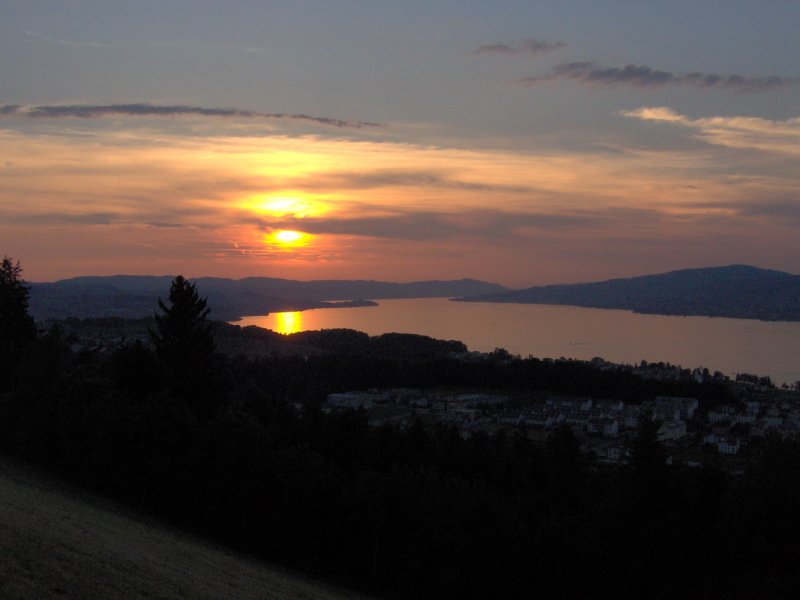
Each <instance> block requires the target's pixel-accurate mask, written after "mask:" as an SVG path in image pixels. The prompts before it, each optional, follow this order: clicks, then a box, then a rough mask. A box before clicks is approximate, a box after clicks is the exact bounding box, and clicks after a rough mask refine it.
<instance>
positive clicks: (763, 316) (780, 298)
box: [455, 265, 800, 321]
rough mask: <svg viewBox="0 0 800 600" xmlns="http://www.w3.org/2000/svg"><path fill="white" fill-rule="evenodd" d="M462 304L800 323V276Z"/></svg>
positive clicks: (689, 273) (592, 287)
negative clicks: (510, 304) (563, 307)
mask: <svg viewBox="0 0 800 600" xmlns="http://www.w3.org/2000/svg"><path fill="white" fill-rule="evenodd" d="M455 300H457V301H461V302H514V303H523V304H566V305H571V306H585V307H592V308H614V309H622V310H631V311H633V312H637V313H648V314H660V315H684V316H690V315H694V316H708V317H732V318H738V319H760V320H764V321H800V276H798V275H792V274H791V273H784V272H781V271H772V270H768V269H759V268H756V267H750V266H746V265H731V266H727V267H709V268H704V269H685V270H681V271H672V272H669V273H662V274H660V275H646V276H643V277H632V278H629V279H611V280H608V281H600V282H596V283H579V284H573V285H547V286H540V287H532V288H528V289H525V290H514V291H508V292H500V293H490V294H480V295H469V296H466V297H462V298H455Z"/></svg>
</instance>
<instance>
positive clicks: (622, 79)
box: [517, 62, 800, 92]
mask: <svg viewBox="0 0 800 600" xmlns="http://www.w3.org/2000/svg"><path fill="white" fill-rule="evenodd" d="M559 80H570V81H577V82H579V83H583V84H587V85H595V86H601V87H621V86H629V87H636V88H661V87H665V86H686V87H695V88H701V89H728V90H734V91H737V92H761V91H765V90H770V89H775V88H780V87H785V86H789V85H794V84H797V83H798V82H800V78H798V77H781V76H778V75H770V76H768V77H747V76H743V75H716V74H713V73H700V72H692V73H685V74H680V73H672V72H670V71H661V70H658V69H653V68H652V67H648V66H645V65H632V64H631V65H626V66H624V67H621V68H620V67H604V66H602V65H598V64H596V63H594V62H569V63H562V64H559V65H556V66H555V67H553V68H552V69H551V70H550V71H549V72H548V73H547V74H545V75H537V76H532V77H525V78H522V79H519V80H517V82H518V83H520V84H521V85H525V86H529V87H533V86H536V85H540V84H542V83H547V82H551V81H559Z"/></svg>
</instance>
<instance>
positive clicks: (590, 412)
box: [327, 388, 800, 463]
mask: <svg viewBox="0 0 800 600" xmlns="http://www.w3.org/2000/svg"><path fill="white" fill-rule="evenodd" d="M740 391H741V390H740ZM773 391H774V388H773ZM737 395H738V396H739V401H738V402H737V403H736V404H735V405H734V404H731V405H723V406H719V407H717V408H714V409H712V410H710V411H709V412H708V415H707V420H706V421H705V422H701V421H700V420H699V419H698V418H696V414H697V411H698V408H699V402H698V400H697V399H696V398H681V397H668V396H660V397H657V398H655V399H654V400H649V401H645V402H643V403H641V404H639V405H632V404H627V405H626V404H625V403H624V402H622V401H620V400H593V399H590V398H574V397H552V398H548V399H547V400H545V401H544V402H543V403H541V402H539V403H534V404H529V405H526V406H521V407H516V408H512V407H511V406H510V403H509V398H508V397H506V396H500V395H491V394H482V393H468V394H465V393H462V394H444V393H435V392H429V391H424V390H414V389H404V388H403V389H391V390H367V391H353V392H346V393H341V394H330V395H329V396H328V401H327V410H329V411H333V410H342V409H364V410H366V411H367V412H368V418H369V422H370V423H371V424H373V425H383V424H387V423H394V424H399V425H403V424H407V423H408V422H409V421H410V419H412V418H415V417H423V418H427V419H428V420H429V421H430V422H440V423H447V424H451V425H455V426H456V427H458V428H459V429H460V430H461V432H462V434H464V435H465V436H466V435H469V434H470V432H471V431H475V430H477V429H483V430H492V429H496V428H498V427H499V428H503V427H516V428H525V429H527V430H528V431H532V432H535V431H536V430H540V431H542V435H545V433H546V432H547V431H549V430H552V429H554V428H556V427H559V426H563V425H566V426H569V427H570V428H572V430H573V431H574V432H575V433H576V434H577V435H579V436H580V437H581V439H582V440H583V441H584V446H585V448H586V449H587V451H591V452H594V454H595V455H596V456H597V457H598V459H599V460H600V461H601V462H609V463H619V462H625V461H626V460H627V458H628V456H629V450H628V448H629V446H630V444H629V441H630V440H631V439H632V438H633V437H634V436H635V435H636V431H637V429H638V427H639V424H640V421H641V419H642V418H644V417H645V416H648V417H649V418H651V419H652V420H653V421H656V422H658V424H659V429H658V433H657V436H658V440H659V441H661V442H663V443H668V444H670V443H680V444H683V445H686V446H690V445H697V446H700V445H705V446H712V447H715V448H716V450H717V452H719V453H720V454H724V455H735V454H738V453H739V451H740V450H741V449H742V447H743V446H744V445H745V444H746V443H747V442H748V440H749V438H750V436H751V435H756V436H757V435H765V434H767V433H769V432H777V433H779V434H782V435H784V436H788V435H793V434H797V433H800V394H796V393H788V392H782V391H779V392H777V395H776V396H774V395H773V396H770V395H764V394H762V395H760V396H759V395H757V394H756V395H753V393H751V394H750V396H740V395H739V394H737ZM742 398H744V399H742Z"/></svg>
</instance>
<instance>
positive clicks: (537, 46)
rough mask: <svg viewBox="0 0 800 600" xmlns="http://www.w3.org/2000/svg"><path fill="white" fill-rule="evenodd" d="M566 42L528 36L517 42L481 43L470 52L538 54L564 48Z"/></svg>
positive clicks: (513, 54)
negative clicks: (528, 37)
mask: <svg viewBox="0 0 800 600" xmlns="http://www.w3.org/2000/svg"><path fill="white" fill-rule="evenodd" d="M566 47H567V43H566V42H561V41H558V42H548V41H547V40H540V39H537V38H530V39H526V40H521V41H519V42H512V43H510V44H504V43H498V44H483V45H482V46H478V48H477V49H475V50H473V51H472V52H470V54H505V55H508V56H539V55H540V54H546V53H548V52H553V51H554V50H559V49H561V48H566Z"/></svg>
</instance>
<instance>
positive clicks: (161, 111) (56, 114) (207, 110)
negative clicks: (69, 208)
mask: <svg viewBox="0 0 800 600" xmlns="http://www.w3.org/2000/svg"><path fill="white" fill-rule="evenodd" d="M119 115H122V116H129V117H181V116H200V117H217V118H219V117H222V118H241V119H290V120H296V121H309V122H312V123H316V124H319V125H326V126H330V127H339V128H355V129H360V128H364V127H380V126H381V125H380V124H379V123H372V122H369V121H348V120H343V119H334V118H330V117H315V116H311V115H305V114H297V113H265V112H259V111H253V110H243V109H239V108H217V107H204V106H191V105H185V104H171V105H170V104H150V103H148V102H135V103H129V104H51V105H39V106H21V105H17V104H4V105H0V116H3V117H24V118H30V119H45V118H48V119H59V118H70V117H73V118H74V117H77V118H81V119H98V118H103V117H108V116H119Z"/></svg>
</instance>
